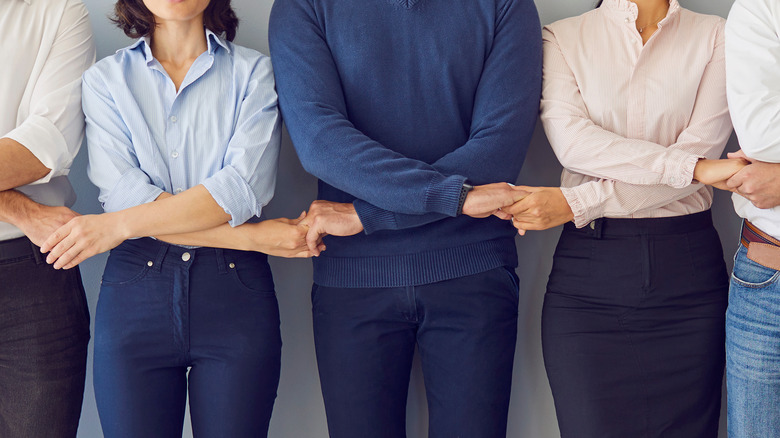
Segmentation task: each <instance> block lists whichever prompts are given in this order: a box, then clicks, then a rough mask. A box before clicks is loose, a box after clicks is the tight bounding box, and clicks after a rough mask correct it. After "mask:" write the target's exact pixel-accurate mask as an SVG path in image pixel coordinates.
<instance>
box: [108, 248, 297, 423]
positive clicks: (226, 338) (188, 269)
mask: <svg viewBox="0 0 780 438" xmlns="http://www.w3.org/2000/svg"><path fill="white" fill-rule="evenodd" d="M281 343H282V341H281V336H280V332H279V309H278V305H277V301H276V295H275V293H274V284H273V279H272V277H271V271H270V268H269V266H268V261H267V256H266V255H265V254H260V253H253V252H243V251H233V250H221V249H215V248H198V249H185V248H182V247H178V246H175V245H168V244H165V243H162V242H158V241H155V240H153V239H148V238H147V239H139V240H133V241H126V242H124V243H123V244H121V245H120V246H119V247H117V248H116V249H114V250H113V251H111V255H110V256H109V259H108V263H107V264H106V270H105V273H104V274H103V282H102V287H101V290H100V298H99V301H98V308H97V314H96V316H95V398H96V400H97V406H98V413H99V414H100V422H101V425H102V427H103V432H104V434H105V436H106V437H107V438H114V437H127V438H138V437H144V438H157V437H159V438H167V437H171V438H172V437H177V438H180V437H181V433H182V425H183V420H184V408H185V400H186V397H187V392H188V390H189V402H190V413H191V417H192V429H193V433H194V434H195V436H197V437H264V436H266V435H267V433H268V423H269V421H270V418H271V411H272V409H273V404H274V400H275V398H276V388H277V386H278V383H279V371H280V360H281ZM188 371H189V372H188Z"/></svg>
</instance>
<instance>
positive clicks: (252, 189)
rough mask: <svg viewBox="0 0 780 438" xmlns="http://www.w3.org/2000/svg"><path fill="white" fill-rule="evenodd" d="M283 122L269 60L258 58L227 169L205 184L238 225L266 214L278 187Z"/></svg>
mask: <svg viewBox="0 0 780 438" xmlns="http://www.w3.org/2000/svg"><path fill="white" fill-rule="evenodd" d="M280 143H281V120H280V117H279V109H278V103H277V96H276V92H275V91H274V76H273V69H272V68H271V61H270V59H269V58H268V57H262V58H260V59H259V60H258V62H257V64H256V65H255V68H254V69H253V71H252V74H251V76H250V83H249V86H248V87H247V91H246V94H245V96H244V100H243V102H242V103H241V106H240V110H239V117H238V122H237V124H236V129H235V132H234V133H233V136H232V138H231V139H230V142H229V143H228V147H227V152H226V154H225V159H224V167H223V168H222V169H220V170H219V171H218V172H217V173H215V174H214V175H212V176H211V177H209V178H208V179H206V180H205V181H204V182H203V186H204V187H206V189H207V190H208V191H209V193H210V194H211V196H212V197H213V198H214V200H215V201H216V202H217V204H219V206H220V207H222V208H223V209H224V210H225V213H227V214H229V215H230V217H231V219H230V222H229V223H230V225H231V226H234V227H235V226H238V225H241V224H243V223H244V222H246V221H247V220H248V219H250V218H252V217H254V216H258V217H259V216H260V215H261V214H262V209H263V207H264V206H265V205H266V204H268V202H270V201H271V198H272V197H273V194H274V190H275V188H276V168H277V164H278V161H279V148H280Z"/></svg>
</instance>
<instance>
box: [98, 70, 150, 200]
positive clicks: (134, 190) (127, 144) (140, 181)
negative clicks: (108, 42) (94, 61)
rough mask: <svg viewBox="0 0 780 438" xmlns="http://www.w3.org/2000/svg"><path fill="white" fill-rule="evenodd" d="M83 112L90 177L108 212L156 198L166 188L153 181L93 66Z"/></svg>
mask: <svg viewBox="0 0 780 438" xmlns="http://www.w3.org/2000/svg"><path fill="white" fill-rule="evenodd" d="M83 101H84V114H85V115H86V120H87V149H88V151H89V167H88V169H87V172H88V174H89V178H90V180H91V181H92V183H93V184H95V185H96V186H97V187H98V189H100V195H99V197H98V199H99V200H100V202H101V204H103V209H104V210H105V211H106V212H112V211H119V210H124V209H126V208H130V207H135V206H136V205H141V204H145V203H147V202H151V201H154V200H155V199H157V197H158V196H160V194H161V193H162V192H163V189H161V188H160V187H158V186H156V185H155V184H153V183H152V180H151V178H150V177H149V175H148V174H147V173H146V172H144V171H143V170H141V166H140V164H139V161H138V157H137V156H136V153H135V149H134V147H133V144H132V141H131V136H130V131H129V130H128V128H127V126H126V125H125V123H124V121H123V120H122V116H121V114H120V113H119V111H118V110H117V107H116V105H115V103H114V101H113V99H112V98H111V95H110V94H109V93H108V91H107V87H106V86H105V84H104V83H103V81H102V79H101V78H100V77H99V75H98V73H97V72H96V71H94V70H89V71H87V73H86V74H85V75H84V87H83Z"/></svg>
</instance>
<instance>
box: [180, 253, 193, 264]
mask: <svg viewBox="0 0 780 438" xmlns="http://www.w3.org/2000/svg"><path fill="white" fill-rule="evenodd" d="M190 257H192V256H191V255H190V253H188V252H185V253H184V254H182V255H181V259H182V261H185V262H188V261H190Z"/></svg>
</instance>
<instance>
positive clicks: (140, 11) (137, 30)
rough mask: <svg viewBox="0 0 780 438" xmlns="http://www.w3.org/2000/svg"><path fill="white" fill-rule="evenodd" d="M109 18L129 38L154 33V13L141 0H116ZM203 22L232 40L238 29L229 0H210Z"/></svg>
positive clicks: (216, 32) (209, 28)
mask: <svg viewBox="0 0 780 438" xmlns="http://www.w3.org/2000/svg"><path fill="white" fill-rule="evenodd" d="M109 18H110V20H111V21H113V22H114V24H116V25H117V26H118V27H119V28H120V29H122V31H123V32H124V33H125V35H127V36H129V37H130V38H141V37H145V36H147V35H151V34H153V33H154V28H155V22H154V15H153V14H152V12H151V11H150V10H149V9H148V8H147V7H146V5H144V2H143V0H117V2H116V4H115V5H114V15H113V16H112V17H109ZM203 24H204V25H205V26H206V28H207V29H208V30H210V31H212V32H214V33H215V34H217V35H224V37H225V38H226V39H227V40H228V41H233V39H234V38H235V37H236V31H237V30H238V17H236V13H235V12H234V11H233V8H232V7H231V6H230V0H211V2H210V3H209V5H208V6H207V7H206V11H205V12H204V13H203Z"/></svg>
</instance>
